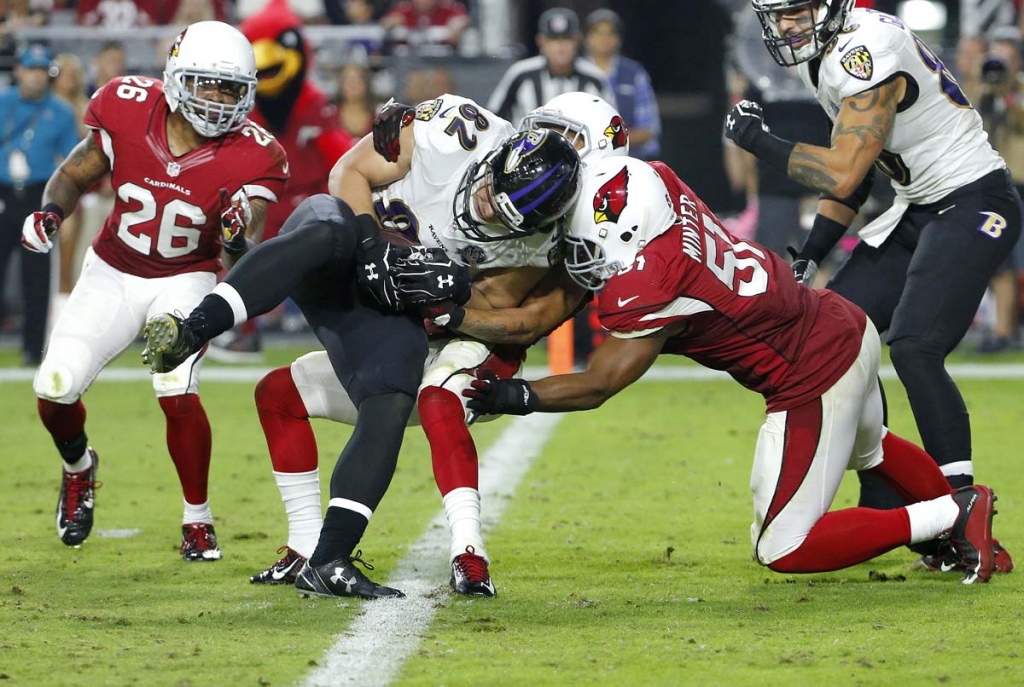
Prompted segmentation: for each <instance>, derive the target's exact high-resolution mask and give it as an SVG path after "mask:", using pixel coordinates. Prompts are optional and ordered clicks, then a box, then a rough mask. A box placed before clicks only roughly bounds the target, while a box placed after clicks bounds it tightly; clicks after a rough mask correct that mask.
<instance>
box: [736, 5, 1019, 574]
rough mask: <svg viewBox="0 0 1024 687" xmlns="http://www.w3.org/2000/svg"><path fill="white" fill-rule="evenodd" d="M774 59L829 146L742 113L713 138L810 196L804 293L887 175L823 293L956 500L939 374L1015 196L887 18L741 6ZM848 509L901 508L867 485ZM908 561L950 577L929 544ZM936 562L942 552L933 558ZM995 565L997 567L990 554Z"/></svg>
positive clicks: (963, 454) (951, 427) (958, 454)
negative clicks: (872, 338) (911, 422)
mask: <svg viewBox="0 0 1024 687" xmlns="http://www.w3.org/2000/svg"><path fill="white" fill-rule="evenodd" d="M751 4H752V6H753V10H754V11H755V12H756V13H757V16H758V18H759V19H760V20H761V25H762V27H763V29H764V32H763V38H764V43H765V45H766V46H767V48H768V51H769V52H770V53H771V55H772V56H773V57H774V58H775V60H776V62H778V63H779V64H780V65H783V66H786V67H796V68H797V69H798V70H799V71H800V76H801V78H802V79H803V81H804V83H805V84H806V85H807V87H808V88H810V89H811V90H812V91H813V92H814V94H815V97H816V98H817V99H818V102H819V103H821V105H822V107H823V108H824V109H825V111H826V113H827V114H828V115H829V117H831V118H832V120H833V121H834V125H833V129H832V141H831V145H830V147H828V148H825V147H819V146H812V145H808V144H805V143H799V142H793V141H786V140H783V139H781V138H778V137H776V136H774V135H772V134H771V133H769V131H768V127H767V126H766V124H770V122H768V123H766V122H764V121H763V116H762V112H761V108H760V106H759V105H757V104H756V103H752V102H749V101H743V102H740V103H738V104H737V105H736V106H734V107H733V109H732V110H731V111H730V112H729V114H728V116H727V118H726V126H725V134H726V136H728V137H729V138H730V139H731V140H733V141H735V142H736V144H737V145H739V146H740V147H741V148H744V149H745V150H748V151H750V152H751V153H753V154H754V155H756V156H757V157H759V158H761V159H762V160H764V161H765V162H766V163H768V164H770V165H773V166H774V167H776V168H777V169H779V170H780V171H783V172H785V173H786V174H788V175H789V177H790V178H792V179H794V180H796V181H799V182H801V183H803V184H805V185H806V186H808V187H810V188H812V189H815V190H817V191H819V192H820V193H821V194H822V195H821V200H820V202H819V204H818V214H817V217H816V218H815V221H814V226H813V228H812V230H811V233H810V235H809V236H808V237H807V240H806V241H805V242H804V245H803V247H802V248H801V249H800V251H799V253H797V254H796V256H795V257H796V260H795V262H794V263H793V268H794V270H795V272H796V274H797V276H798V278H799V279H800V280H801V281H802V282H804V283H811V282H812V280H813V278H814V274H815V272H816V271H817V265H818V263H820V262H821V260H822V259H823V258H824V257H825V256H826V254H828V252H829V251H830V250H831V249H832V247H833V246H834V245H835V244H836V242H837V241H838V240H839V238H840V237H842V235H843V234H844V233H845V231H846V229H847V227H848V226H849V225H850V223H851V222H852V220H853V218H854V216H855V215H856V214H857V212H858V211H859V209H860V206H861V204H862V203H863V202H864V200H865V199H866V198H867V195H868V191H869V188H870V184H871V173H872V166H874V167H877V168H878V169H879V170H881V171H882V172H883V173H885V174H886V175H887V176H889V177H891V180H892V186H893V188H894V189H895V191H896V200H895V202H894V203H893V205H892V207H891V208H889V210H887V211H886V212H884V213H883V214H882V215H881V216H880V217H878V218H877V219H876V220H874V221H873V222H871V223H870V224H868V225H867V226H866V227H864V228H863V229H862V230H861V231H860V237H861V239H862V240H861V242H860V243H859V244H858V245H857V247H856V248H855V249H854V251H853V253H852V254H851V255H850V257H849V259H848V260H847V261H846V263H845V264H844V265H843V266H842V268H841V269H840V270H839V271H838V272H837V273H836V275H835V276H834V277H833V278H832V280H831V281H830V282H829V284H828V288H830V289H832V290H834V291H836V292H837V293H839V294H841V295H843V296H844V297H846V298H847V299H849V300H851V301H853V302H854V303H856V304H857V305H859V306H860V307H861V308H862V309H864V311H865V312H867V314H868V317H870V318H871V321H872V322H873V323H874V324H875V326H876V328H877V329H878V330H879V331H882V332H886V331H887V335H886V341H887V343H888V344H889V346H890V353H891V356H892V363H893V366H894V367H895V368H896V372H897V374H898V375H899V377H900V380H901V381H902V382H903V385H904V387H906V390H907V396H908V398H909V400H910V406H911V409H912V410H913V413H914V419H915V420H916V422H917V427H918V430H919V432H920V434H921V438H922V441H923V443H924V448H925V450H926V451H927V452H928V453H929V454H930V455H931V456H932V458H934V459H935V462H936V463H938V465H939V467H940V468H941V470H942V473H943V474H944V475H945V476H946V478H947V479H948V480H949V483H950V485H952V486H953V487H961V486H965V485H969V484H972V483H973V482H974V467H973V463H972V455H971V426H970V419H969V416H968V413H967V406H966V405H965V403H964V399H963V397H962V396H961V394H960V390H959V389H958V388H957V385H956V383H955V382H954V381H953V379H952V378H951V377H950V375H949V373H948V372H947V371H946V369H945V358H946V356H947V355H948V354H949V352H950V351H952V350H953V348H955V347H956V345H957V344H958V343H959V342H960V340H961V338H963V336H964V333H965V332H966V331H967V329H968V327H969V326H970V324H971V321H972V320H973V318H974V315H975V313H976V312H977V310H978V305H979V303H980V302H981V298H982V296H983V295H984V293H985V289H986V288H987V286H988V283H989V280H990V279H991V277H992V274H993V273H994V272H995V270H996V269H997V268H998V267H999V265H1000V264H1001V263H1002V261H1003V259H1004V258H1005V257H1006V255H1007V253H1009V251H1010V249H1011V248H1012V247H1013V245H1014V244H1015V243H1016V241H1017V238H1018V236H1019V235H1020V231H1021V229H1020V224H1021V212H1020V198H1019V197H1018V195H1017V191H1016V190H1015V188H1014V185H1013V180H1012V179H1011V177H1010V175H1009V172H1008V171H1007V169H1006V164H1005V163H1004V162H1003V160H1002V158H1001V157H1000V156H999V154H998V153H996V151H995V150H993V148H992V146H991V145H990V144H989V142H988V138H987V136H986V134H985V132H984V130H983V129H982V122H981V117H980V116H979V115H978V113H977V112H976V111H975V110H974V108H972V107H971V103H970V102H969V101H968V100H967V97H966V96H965V95H964V93H963V91H962V90H961V89H960V86H959V85H958V84H957V82H956V81H955V80H954V78H953V76H952V75H951V74H950V72H949V70H948V69H946V67H945V66H944V65H943V63H942V61H941V60H940V59H939V58H938V57H937V56H936V54H935V52H934V51H933V50H932V49H931V48H929V47H928V45H927V44H925V42H924V41H922V40H921V39H920V38H919V37H918V36H916V35H915V34H914V33H913V32H912V31H910V29H908V28H907V27H906V26H905V25H904V24H903V22H901V21H900V20H899V19H898V18H896V17H894V16H891V15H889V14H885V13H882V12H876V11H874V10H867V9H855V8H854V0H752V1H751ZM860 475H861V500H860V502H861V505H864V506H872V507H890V508H891V507H896V506H898V505H900V504H902V503H903V500H902V499H900V498H899V497H898V496H897V495H896V494H895V493H894V492H893V491H892V490H891V489H889V488H888V487H887V486H886V485H885V484H884V483H882V482H880V481H878V480H876V479H874V477H873V476H872V475H871V474H870V473H860ZM914 548H915V550H916V551H918V552H919V553H922V554H925V555H924V557H923V558H922V559H921V563H922V564H923V565H925V566H927V567H929V568H932V569H948V568H949V567H950V566H949V565H948V561H946V560H944V550H943V549H942V548H941V547H940V548H937V547H936V545H935V543H931V544H927V545H925V546H923V547H921V546H918V547H914ZM946 551H948V549H947V550H946ZM996 553H997V559H998V560H997V567H998V569H999V570H1000V571H1003V572H1008V571H1009V570H1010V569H1011V568H1012V567H1013V562H1012V560H1011V559H1010V555H1009V553H1008V552H1006V550H1005V549H1003V548H1002V547H1001V546H999V545H998V542H997V543H996Z"/></svg>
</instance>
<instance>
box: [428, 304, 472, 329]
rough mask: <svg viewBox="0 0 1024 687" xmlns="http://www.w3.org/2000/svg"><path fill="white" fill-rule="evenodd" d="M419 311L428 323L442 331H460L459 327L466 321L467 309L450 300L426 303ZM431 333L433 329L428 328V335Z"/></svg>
mask: <svg viewBox="0 0 1024 687" xmlns="http://www.w3.org/2000/svg"><path fill="white" fill-rule="evenodd" d="M419 311H420V315H422V316H423V317H424V319H426V320H427V322H429V323H430V324H431V325H432V326H434V327H439V328H441V329H442V330H445V329H453V330H458V328H459V325H461V324H462V321H463V320H464V319H466V309H465V308H463V307H462V306H461V305H459V304H457V303H455V301H450V300H444V301H435V302H433V303H425V304H423V305H420V306H419ZM430 333H431V329H430V328H428V329H427V334H430Z"/></svg>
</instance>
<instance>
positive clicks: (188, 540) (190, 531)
mask: <svg viewBox="0 0 1024 687" xmlns="http://www.w3.org/2000/svg"><path fill="white" fill-rule="evenodd" d="M223 557H224V554H222V553H221V551H220V547H219V546H217V533H216V532H214V531H213V525H209V524H207V523H205V522H193V523H189V524H187V525H182V526H181V558H182V560H185V561H189V562H190V563H191V562H195V561H200V562H202V561H219V560H220V559H221V558H223Z"/></svg>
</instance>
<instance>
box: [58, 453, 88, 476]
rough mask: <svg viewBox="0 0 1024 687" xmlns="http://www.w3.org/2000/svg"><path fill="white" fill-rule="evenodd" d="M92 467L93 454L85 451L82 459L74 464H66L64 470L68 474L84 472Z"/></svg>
mask: <svg viewBox="0 0 1024 687" xmlns="http://www.w3.org/2000/svg"><path fill="white" fill-rule="evenodd" d="M91 467H92V453H91V452H90V451H89V449H88V448H87V449H85V453H83V454H82V457H81V458H79V459H78V460H76V461H75V462H74V463H64V469H65V470H66V471H67V472H82V471H83V470H88V469H89V468H91Z"/></svg>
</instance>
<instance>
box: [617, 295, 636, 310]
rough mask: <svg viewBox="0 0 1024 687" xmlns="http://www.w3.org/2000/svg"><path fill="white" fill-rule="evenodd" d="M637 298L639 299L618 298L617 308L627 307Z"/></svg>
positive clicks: (634, 297)
mask: <svg viewBox="0 0 1024 687" xmlns="http://www.w3.org/2000/svg"><path fill="white" fill-rule="evenodd" d="M637 298H640V296H632V297H630V298H620V299H619V307H620V308H624V307H626V306H627V305H629V304H630V303H632V302H633V301H635V300H636V299H637Z"/></svg>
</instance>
